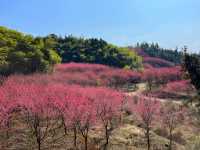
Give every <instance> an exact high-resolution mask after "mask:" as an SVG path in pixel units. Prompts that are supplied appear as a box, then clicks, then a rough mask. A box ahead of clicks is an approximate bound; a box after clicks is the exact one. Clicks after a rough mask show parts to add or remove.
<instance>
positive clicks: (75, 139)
mask: <svg viewBox="0 0 200 150" xmlns="http://www.w3.org/2000/svg"><path fill="white" fill-rule="evenodd" d="M73 131H74V148H75V149H76V147H77V130H76V127H74V128H73Z"/></svg>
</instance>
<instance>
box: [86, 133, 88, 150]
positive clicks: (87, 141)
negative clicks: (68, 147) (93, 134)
mask: <svg viewBox="0 0 200 150" xmlns="http://www.w3.org/2000/svg"><path fill="white" fill-rule="evenodd" d="M87 149H88V136H87V135H86V136H85V150H87Z"/></svg>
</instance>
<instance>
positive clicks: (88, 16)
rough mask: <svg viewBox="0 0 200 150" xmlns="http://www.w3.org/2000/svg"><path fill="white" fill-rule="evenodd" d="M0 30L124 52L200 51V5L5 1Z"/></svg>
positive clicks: (187, 1)
mask: <svg viewBox="0 0 200 150" xmlns="http://www.w3.org/2000/svg"><path fill="white" fill-rule="evenodd" d="M0 25H2V26H7V27H9V28H13V29H17V30H19V31H23V32H25V33H30V34H33V35H47V34H49V33H56V34H59V35H65V34H66V35H68V34H73V35H75V36H82V37H97V38H103V39H105V40H106V41H108V42H110V43H113V44H116V45H119V46H125V45H134V44H135V43H136V42H142V41H147V42H158V43H160V45H161V46H163V47H167V48H175V47H176V46H178V47H180V48H181V47H182V46H183V45H187V46H188V47H189V48H190V49H191V50H192V51H196V52H198V51H199V50H200V0H0Z"/></svg>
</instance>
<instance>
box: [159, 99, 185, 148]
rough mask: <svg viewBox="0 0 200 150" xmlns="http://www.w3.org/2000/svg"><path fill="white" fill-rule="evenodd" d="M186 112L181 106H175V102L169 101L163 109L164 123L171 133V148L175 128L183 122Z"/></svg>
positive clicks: (170, 146)
mask: <svg viewBox="0 0 200 150" xmlns="http://www.w3.org/2000/svg"><path fill="white" fill-rule="evenodd" d="M184 113H185V112H184V109H183V108H182V107H181V106H177V105H176V106H175V105H174V104H173V103H167V104H166V105H165V106H164V107H163V109H162V112H161V115H162V123H163V124H162V125H163V127H164V128H165V129H166V128H167V130H168V134H169V150H172V149H173V134H174V130H175V129H176V128H177V127H178V126H179V125H180V124H181V123H183V120H184Z"/></svg>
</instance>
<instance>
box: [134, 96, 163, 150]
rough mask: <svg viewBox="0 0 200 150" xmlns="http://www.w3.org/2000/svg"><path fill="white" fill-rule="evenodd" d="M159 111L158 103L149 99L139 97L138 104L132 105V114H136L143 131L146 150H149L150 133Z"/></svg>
mask: <svg viewBox="0 0 200 150" xmlns="http://www.w3.org/2000/svg"><path fill="white" fill-rule="evenodd" d="M159 111H160V103H159V102H158V101H157V100H155V99H153V98H151V97H147V98H146V97H145V98H144V97H140V98H139V99H138V102H137V103H136V104H134V107H133V112H134V113H136V114H137V115H138V117H139V119H140V121H141V122H142V124H143V126H144V129H145V138H146V142H147V149H148V150H150V148H151V138H150V135H151V133H150V131H151V128H152V125H153V123H154V121H155V119H156V115H157V114H158V113H159Z"/></svg>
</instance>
